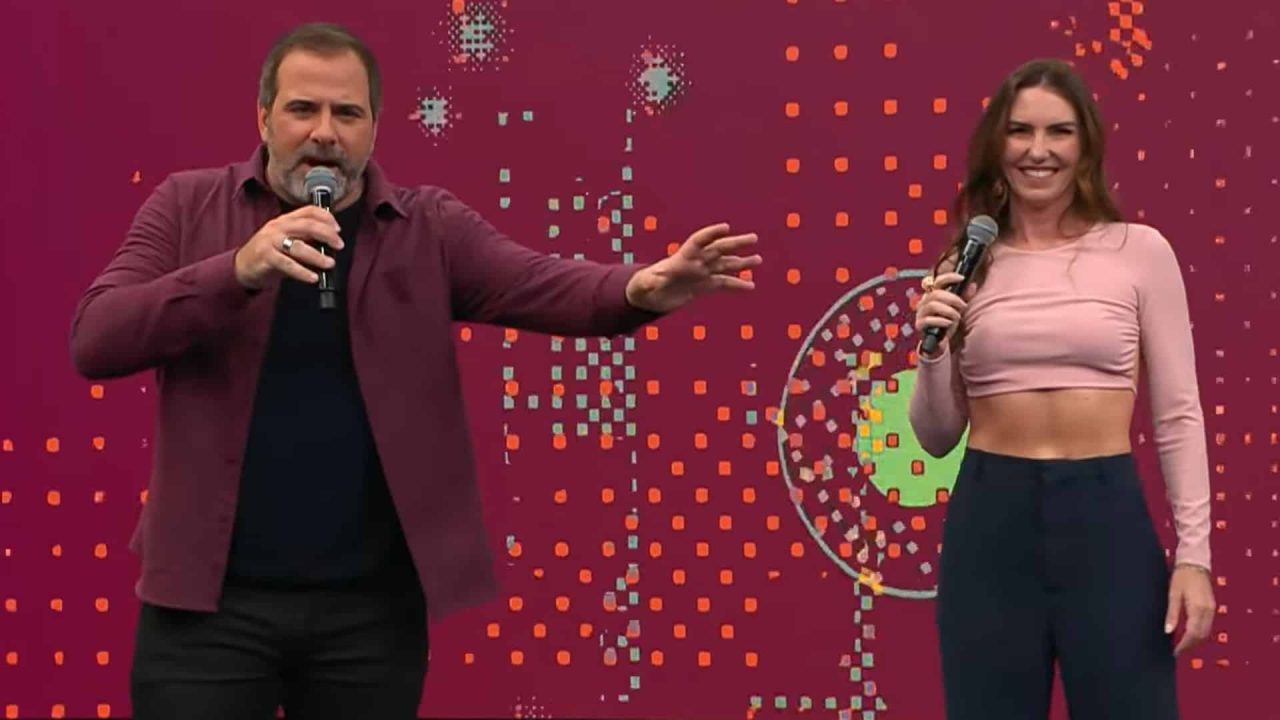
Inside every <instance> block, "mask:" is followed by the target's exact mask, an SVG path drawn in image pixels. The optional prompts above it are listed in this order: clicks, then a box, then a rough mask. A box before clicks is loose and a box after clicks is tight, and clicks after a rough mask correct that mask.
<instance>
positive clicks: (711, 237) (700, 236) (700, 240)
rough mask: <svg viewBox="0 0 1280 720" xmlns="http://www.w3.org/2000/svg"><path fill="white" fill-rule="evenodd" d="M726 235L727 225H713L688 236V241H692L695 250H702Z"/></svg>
mask: <svg viewBox="0 0 1280 720" xmlns="http://www.w3.org/2000/svg"><path fill="white" fill-rule="evenodd" d="M728 234H729V223H716V224H715V225H708V226H706V227H704V228H700V229H698V230H697V231H696V232H694V233H693V234H692V235H690V236H689V240H690V241H692V243H693V246H694V247H695V248H698V249H702V248H705V247H707V246H708V245H710V244H711V243H713V242H715V241H716V240H718V239H719V238H722V237H724V236H725V235H728Z"/></svg>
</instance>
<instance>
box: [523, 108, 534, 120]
mask: <svg viewBox="0 0 1280 720" xmlns="http://www.w3.org/2000/svg"><path fill="white" fill-rule="evenodd" d="M524 121H525V122H533V111H532V110H525V111H524Z"/></svg>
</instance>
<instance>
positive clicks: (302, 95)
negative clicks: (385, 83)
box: [258, 50, 378, 208]
mask: <svg viewBox="0 0 1280 720" xmlns="http://www.w3.org/2000/svg"><path fill="white" fill-rule="evenodd" d="M276 86H277V92H276V99H275V102H274V104H273V105H272V106H271V107H269V108H264V107H259V108H258V132H259V134H260V135H261V136H262V141H263V142H264V143H266V145H267V181H268V182H269V183H270V184H271V189H272V190H274V191H275V193H276V194H277V195H279V196H280V197H282V198H284V199H285V200H286V201H288V202H290V203H293V204H296V205H305V204H307V203H309V202H310V198H308V197H307V194H306V190H305V177H306V174H307V171H308V170H310V169H311V168H313V167H316V166H318V165H323V166H327V167H328V168H329V169H331V170H333V173H334V175H335V176H336V177H337V185H338V186H337V188H335V192H334V205H335V206H336V207H338V208H342V207H346V206H347V205H350V204H351V203H353V202H355V200H357V199H358V198H359V197H360V193H361V192H362V190H363V188H364V185H363V182H364V180H363V178H364V169H365V166H366V165H368V163H369V156H370V154H372V153H373V143H374V139H375V137H376V136H377V130H378V126H377V122H376V121H375V120H374V116H373V109H372V108H371V107H370V101H369V77H368V74H367V72H366V70H365V67H364V63H362V62H361V61H360V58H359V56H357V55H356V54H355V53H354V52H352V51H346V52H342V53H338V54H333V55H321V54H317V53H313V52H309V51H307V50H294V51H292V52H290V53H289V54H288V55H286V56H285V57H284V60H283V61H281V63H280V68H279V70H278V71H277V73H276Z"/></svg>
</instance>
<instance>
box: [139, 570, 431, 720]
mask: <svg viewBox="0 0 1280 720" xmlns="http://www.w3.org/2000/svg"><path fill="white" fill-rule="evenodd" d="M426 670H427V629H426V608H425V605H424V602H423V598H422V594H421V591H419V590H418V589H417V588H413V589H411V590H403V589H401V590H390V589H380V590H367V589H366V590H360V589H341V590H338V589H312V590H296V589H289V590H284V589H268V588H249V587H231V586H229V587H227V588H226V589H225V590H224V593H223V599H222V603H221V606H220V608H219V610H218V612H216V613H202V612H191V611H186V610H174V609H171V608H163V607H157V606H154V605H149V604H146V603H144V604H143V605H142V609H141V611H140V615H139V619H138V629H137V640H136V645H135V649H134V657H133V668H132V673H131V678H130V695H131V699H132V703H133V717H134V718H136V719H137V720H161V719H162V718H163V719H164V720H171V719H172V718H184V720H267V719H268V718H275V717H276V712H277V708H280V707H283V708H284V711H285V716H286V717H288V718H291V719H292V718H301V719H302V720H317V719H318V718H324V719H328V718H333V719H335V720H337V719H345V718H388V719H393V720H409V719H411V718H414V717H416V716H417V709H418V704H419V702H420V701H421V696H422V686H423V680H424V675H425V674H426Z"/></svg>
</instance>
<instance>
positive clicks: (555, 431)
mask: <svg viewBox="0 0 1280 720" xmlns="http://www.w3.org/2000/svg"><path fill="white" fill-rule="evenodd" d="M551 434H552V435H563V434H564V423H562V422H553V423H551Z"/></svg>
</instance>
